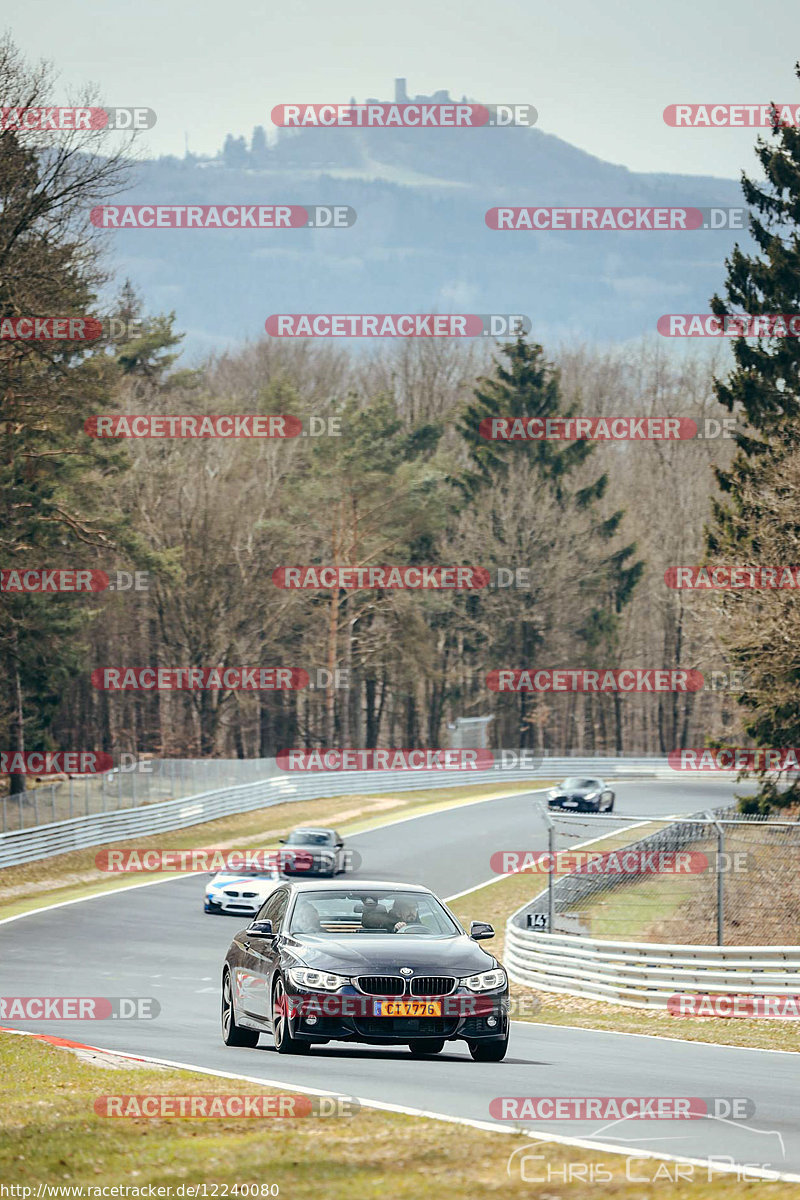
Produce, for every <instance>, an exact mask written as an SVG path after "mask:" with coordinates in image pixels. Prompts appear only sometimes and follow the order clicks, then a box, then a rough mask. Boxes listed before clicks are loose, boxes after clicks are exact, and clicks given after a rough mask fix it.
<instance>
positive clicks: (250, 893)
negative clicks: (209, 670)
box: [242, 892, 258, 900]
mask: <svg viewBox="0 0 800 1200" xmlns="http://www.w3.org/2000/svg"><path fill="white" fill-rule="evenodd" d="M242 895H243V896H246V897H247V899H248V900H252V899H253V896H257V895H258V892H242Z"/></svg>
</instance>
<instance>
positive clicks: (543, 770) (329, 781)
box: [0, 757, 675, 869]
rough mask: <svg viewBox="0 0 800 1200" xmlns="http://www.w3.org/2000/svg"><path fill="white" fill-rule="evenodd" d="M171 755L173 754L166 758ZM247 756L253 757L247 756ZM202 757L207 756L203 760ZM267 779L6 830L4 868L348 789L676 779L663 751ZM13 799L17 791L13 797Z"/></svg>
mask: <svg viewBox="0 0 800 1200" xmlns="http://www.w3.org/2000/svg"><path fill="white" fill-rule="evenodd" d="M164 761H166V762H169V761H170V760H164ZM244 761H245V762H246V761H247V760H244ZM196 762H197V763H202V760H196ZM208 764H209V774H211V773H212V771H213V772H221V771H223V770H224V768H226V767H227V768H231V767H232V764H231V763H230V762H227V761H226V760H221V759H211V760H208ZM259 770H260V771H261V773H262V776H263V777H262V778H261V779H259V780H256V781H254V782H251V783H244V784H238V785H236V786H232V787H222V788H220V787H217V788H215V789H213V790H209V789H207V790H205V791H199V792H197V793H194V794H190V795H183V796H180V797H177V798H176V797H172V798H169V799H164V800H161V801H157V802H155V803H152V802H151V803H149V804H148V803H140V804H137V805H136V806H132V807H128V808H123V809H118V810H116V811H102V810H100V811H97V812H89V813H83V814H82V815H81V816H75V817H72V818H68V819H66V820H58V821H51V822H49V823H47V824H39V825H33V826H30V827H28V828H21V829H16V830H11V831H8V832H5V833H3V834H0V869H2V868H3V867H9V866H16V865H18V864H21V863H25V862H33V861H35V860H38V859H42V858H49V857H51V856H53V855H56V854H65V853H67V852H68V851H70V850H77V849H83V848H85V847H87V846H100V845H103V844H105V843H108V842H112V841H117V840H125V839H130V838H132V837H136V836H142V837H147V836H149V835H150V834H153V833H162V832H166V831H168V830H173V829H183V828H185V827H187V826H191V825H198V824H200V823H202V822H204V821H213V820H215V819H217V818H218V817H223V816H231V815H233V814H236V813H241V812H248V811H251V810H252V809H256V808H268V807H271V806H272V805H275V804H285V803H288V802H292V801H301V800H314V799H322V798H325V797H330V796H341V795H350V794H352V795H367V796H368V795H384V794H386V793H391V792H397V791H417V790H421V789H428V788H440V787H453V788H456V787H470V786H474V785H476V784H492V783H496V784H497V785H498V786H499V787H502V786H504V785H507V784H512V783H519V782H530V783H532V784H534V785H535V784H536V783H537V782H540V783H541V782H544V781H547V780H550V779H554V778H558V777H560V776H563V775H565V774H572V773H578V774H592V773H595V774H603V775H605V776H608V777H614V778H624V777H626V776H627V777H629V778H634V779H646V778H651V779H655V778H658V777H669V778H675V773H674V771H672V770H671V768H670V767H669V766H668V765H667V761H666V759H663V758H637V759H633V758H572V757H569V758H562V757H559V758H545V759H543V760H542V763H541V766H539V767H536V768H535V769H533V768H524V769H520V768H516V769H509V770H503V769H499V768H497V767H495V768H492V769H489V770H483V771H466V770H461V771H436V770H431V771H326V772H304V773H302V774H300V773H297V774H292V773H288V772H282V771H279V770H278V768H277V767H276V765H275V762H274V760H273V759H264V760H261V764H260V766H259ZM7 799H8V800H9V802H11V801H13V800H14V797H10V798H7ZM45 811H46V810H45Z"/></svg>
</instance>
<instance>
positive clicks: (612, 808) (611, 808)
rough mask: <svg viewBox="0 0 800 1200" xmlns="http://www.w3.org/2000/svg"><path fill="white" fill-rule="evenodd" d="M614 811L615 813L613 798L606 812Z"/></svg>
mask: <svg viewBox="0 0 800 1200" xmlns="http://www.w3.org/2000/svg"><path fill="white" fill-rule="evenodd" d="M613 811H614V797H613V796H612V797H611V803H610V804H609V806H608V808H607V809H606V812H613Z"/></svg>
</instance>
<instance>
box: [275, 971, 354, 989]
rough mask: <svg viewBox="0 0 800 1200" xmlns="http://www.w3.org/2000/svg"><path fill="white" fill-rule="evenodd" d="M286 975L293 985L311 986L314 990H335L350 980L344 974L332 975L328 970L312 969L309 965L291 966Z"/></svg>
mask: <svg viewBox="0 0 800 1200" xmlns="http://www.w3.org/2000/svg"><path fill="white" fill-rule="evenodd" d="M286 976H287V978H288V980H289V982H290V983H293V984H294V986H295V987H298V988H311V990H312V991H315V992H335V991H337V990H338V989H339V988H340V987H343V986H344V985H345V984H346V983H349V982H350V980H349V978H348V977H347V976H346V975H333V974H332V973H331V972H330V971H312V970H311V969H310V968H309V967H291V968H290V970H288V971H287V972H286Z"/></svg>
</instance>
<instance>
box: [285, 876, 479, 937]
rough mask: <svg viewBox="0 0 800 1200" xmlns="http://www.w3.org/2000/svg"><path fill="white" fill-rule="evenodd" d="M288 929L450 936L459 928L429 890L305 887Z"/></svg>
mask: <svg viewBox="0 0 800 1200" xmlns="http://www.w3.org/2000/svg"><path fill="white" fill-rule="evenodd" d="M288 928H289V932H290V933H312V934H316V935H317V936H318V937H341V936H342V934H350V933H361V934H376V933H383V934H386V933H391V934H399V933H402V931H403V930H404V929H408V931H409V933H414V934H418V935H419V936H421V937H425V936H427V937H442V936H443V935H447V936H450V937H452V936H453V935H454V934H459V933H461V932H462V930H461V929H460V928H459V927H458V926H457V925H456V923H455V921H453V920H452V918H451V917H450V916H448V914H447V912H446V911H445V909H444V908H443V907H442V905H441V904H440V903H439V901H438V900H437V899H436V897H435V896H433V895H431V893H430V892H403V891H402V890H400V889H399V888H398V889H397V890H396V891H395V890H391V891H370V892H363V891H355V890H353V889H350V890H346V889H342V891H336V892H333V891H318V892H316V891H307V892H305V891H304V892H302V893H301V894H300V895H299V896H298V897H297V901H296V903H295V906H294V909H293V911H292V915H291V919H290V921H289V927H288Z"/></svg>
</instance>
